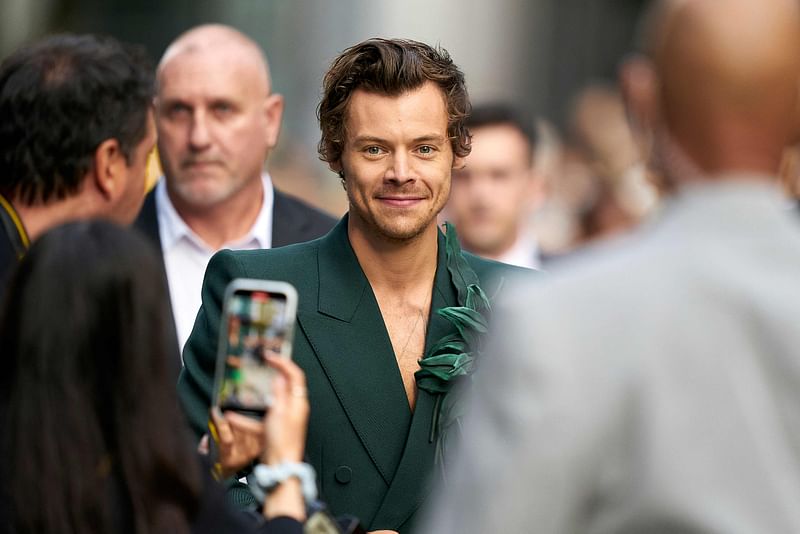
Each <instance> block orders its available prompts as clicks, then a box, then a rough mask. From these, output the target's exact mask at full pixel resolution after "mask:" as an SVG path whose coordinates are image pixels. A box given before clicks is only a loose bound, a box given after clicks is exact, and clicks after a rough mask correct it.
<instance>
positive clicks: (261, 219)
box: [155, 172, 275, 252]
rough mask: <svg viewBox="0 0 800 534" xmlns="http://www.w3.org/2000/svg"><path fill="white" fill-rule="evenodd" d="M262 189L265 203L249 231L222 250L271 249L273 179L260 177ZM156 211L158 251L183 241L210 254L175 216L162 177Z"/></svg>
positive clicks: (159, 182) (202, 243)
mask: <svg viewBox="0 0 800 534" xmlns="http://www.w3.org/2000/svg"><path fill="white" fill-rule="evenodd" d="M261 181H262V183H263V185H264V199H263V202H262V203H261V209H260V210H259V212H258V216H257V217H256V220H255V221H254V222H253V226H252V227H250V230H248V231H247V233H246V234H245V235H244V236H242V238H241V239H237V240H236V241H232V242H230V243H226V244H225V245H223V246H222V247H221V248H236V245H237V244H243V243H248V242H250V241H255V242H256V243H257V244H258V246H259V247H260V248H270V247H271V246H272V204H273V201H274V197H275V193H274V191H273V188H272V178H271V177H270V175H269V173H267V172H264V173H263V174H262V175H261ZM155 195H156V210H157V213H158V220H159V225H158V231H159V237H160V238H161V247H162V248H163V249H164V250H168V249H170V248H172V247H174V246H175V244H177V243H178V242H180V241H181V240H183V239H186V240H188V241H190V242H191V243H193V244H194V245H195V246H198V247H200V248H202V249H205V250H209V251H212V252H213V250H212V249H211V247H209V246H208V245H207V244H206V243H205V241H203V239H202V238H201V237H200V236H199V235H197V233H195V231H194V230H192V229H191V228H190V227H189V225H188V224H186V221H184V220H183V218H182V217H181V216H180V215H179V214H178V211H177V210H176V209H175V206H174V205H173V204H172V200H170V198H169V195H168V194H167V186H166V180H165V179H164V177H163V176H162V177H161V179H159V181H158V184H157V185H156V191H155Z"/></svg>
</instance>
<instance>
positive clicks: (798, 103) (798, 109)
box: [789, 78, 800, 146]
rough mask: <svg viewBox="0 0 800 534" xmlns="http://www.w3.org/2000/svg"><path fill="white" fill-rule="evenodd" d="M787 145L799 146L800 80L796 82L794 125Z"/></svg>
mask: <svg viewBox="0 0 800 534" xmlns="http://www.w3.org/2000/svg"><path fill="white" fill-rule="evenodd" d="M789 144H790V145H792V146H795V145H798V144H800V78H798V80H797V99H796V100H795V103H794V123H793V128H792V133H791V138H790V139H789Z"/></svg>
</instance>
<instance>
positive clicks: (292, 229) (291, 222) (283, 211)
mask: <svg viewBox="0 0 800 534" xmlns="http://www.w3.org/2000/svg"><path fill="white" fill-rule="evenodd" d="M273 190H274V195H275V199H274V201H273V209H272V220H273V246H275V247H280V246H284V245H288V244H290V243H296V242H300V241H308V240H310V239H314V238H317V237H320V236H322V235H325V234H326V233H327V232H328V231H329V230H330V229H331V228H333V227H334V225H335V224H336V219H335V218H334V217H332V216H331V215H329V214H327V213H325V212H324V211H322V210H319V209H317V208H315V207H313V206H311V205H310V204H308V203H307V202H305V201H303V200H300V199H299V198H297V197H294V196H292V195H289V194H288V193H284V192H282V191H280V190H278V189H277V188H273Z"/></svg>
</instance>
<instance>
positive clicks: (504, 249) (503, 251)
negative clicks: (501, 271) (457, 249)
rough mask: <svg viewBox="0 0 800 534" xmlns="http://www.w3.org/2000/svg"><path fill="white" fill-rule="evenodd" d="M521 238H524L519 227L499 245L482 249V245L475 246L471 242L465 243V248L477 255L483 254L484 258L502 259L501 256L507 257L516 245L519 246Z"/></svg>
mask: <svg viewBox="0 0 800 534" xmlns="http://www.w3.org/2000/svg"><path fill="white" fill-rule="evenodd" d="M520 239H522V231H521V230H520V229H519V228H517V229H516V231H515V232H514V233H513V234H512V235H509V236H507V237H506V238H505V239H503V241H502V242H501V243H499V246H495V247H492V248H491V249H488V248H484V249H481V248H480V247H473V246H471V245H470V244H469V243H466V242H465V243H463V246H464V249H465V250H468V251H470V252H472V253H473V254H475V255H478V256H481V257H483V258H488V259H490V260H495V261H500V259H501V258H504V257H506V255H508V254H509V253H510V252H511V251H512V250H514V247H516V246H517V244H518V243H519V241H520Z"/></svg>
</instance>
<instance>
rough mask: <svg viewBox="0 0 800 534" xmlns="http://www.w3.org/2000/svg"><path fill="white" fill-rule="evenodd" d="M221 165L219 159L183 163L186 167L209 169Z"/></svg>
mask: <svg viewBox="0 0 800 534" xmlns="http://www.w3.org/2000/svg"><path fill="white" fill-rule="evenodd" d="M219 165H221V163H220V162H218V161H186V162H184V163H183V168H184V169H208V168H211V167H218V166H219Z"/></svg>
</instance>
